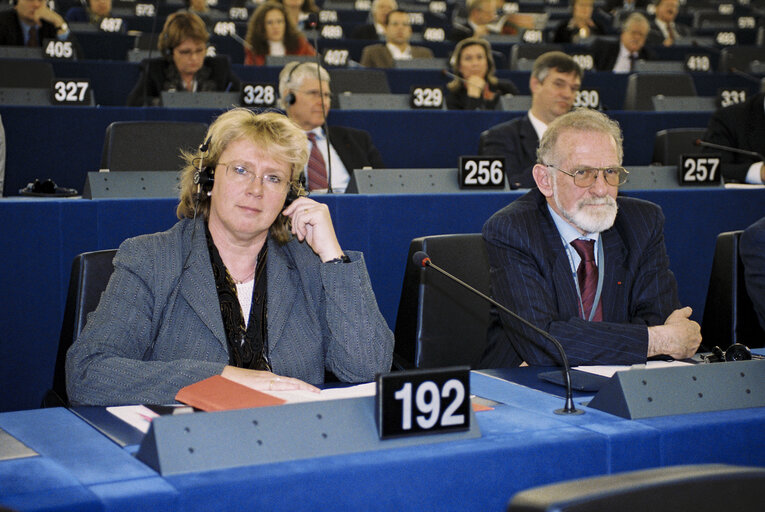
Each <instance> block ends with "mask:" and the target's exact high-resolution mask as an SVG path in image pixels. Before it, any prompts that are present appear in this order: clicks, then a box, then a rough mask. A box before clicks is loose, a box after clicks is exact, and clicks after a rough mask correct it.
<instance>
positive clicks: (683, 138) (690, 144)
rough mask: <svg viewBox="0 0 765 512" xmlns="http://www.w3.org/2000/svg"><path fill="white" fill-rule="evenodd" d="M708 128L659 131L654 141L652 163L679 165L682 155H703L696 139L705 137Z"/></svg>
mask: <svg viewBox="0 0 765 512" xmlns="http://www.w3.org/2000/svg"><path fill="white" fill-rule="evenodd" d="M706 131H707V129H706V128H670V129H667V130H659V131H658V132H656V136H655V137H654V140H653V158H651V162H652V163H654V164H661V165H679V162H680V155H683V154H689V153H701V148H700V147H699V146H696V139H700V138H702V137H704V133H705V132H706Z"/></svg>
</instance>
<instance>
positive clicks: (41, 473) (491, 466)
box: [0, 374, 765, 512]
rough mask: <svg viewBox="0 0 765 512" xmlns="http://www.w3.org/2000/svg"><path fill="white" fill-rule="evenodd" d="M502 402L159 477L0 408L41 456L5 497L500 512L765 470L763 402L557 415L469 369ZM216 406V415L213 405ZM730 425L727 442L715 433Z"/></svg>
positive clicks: (5, 471) (14, 476)
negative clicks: (511, 506)
mask: <svg viewBox="0 0 765 512" xmlns="http://www.w3.org/2000/svg"><path fill="white" fill-rule="evenodd" d="M471 387H472V391H473V392H474V393H476V394H479V395H481V396H484V397H487V398H492V399H494V400H497V401H499V402H502V404H501V405H498V406H496V408H495V409H494V410H492V411H486V412H481V413H478V414H477V419H478V423H479V425H480V428H481V432H482V437H481V438H479V439H473V440H465V441H457V442H450V443H438V444H432V445H423V446H415V447H408V448H397V449H391V450H382V451H375V452H371V453H356V454H351V455H338V456H332V457H323V458H317V459H308V460H298V461H293V462H287V463H277V464H267V465H259V466H247V467H239V468H233V469H223V470H217V471H209V472H200V473H190V474H184V475H178V476H172V477H166V478H163V477H161V476H159V475H158V474H157V473H155V472H154V471H153V470H151V469H149V468H148V467H146V466H144V465H143V464H142V463H141V462H139V461H138V460H137V459H134V458H133V457H132V456H131V455H130V450H127V449H125V450H123V449H121V448H119V447H118V446H117V445H116V444H114V443H112V442H111V441H109V440H108V439H107V438H106V437H104V436H102V435H101V434H100V433H99V432H97V431H96V430H94V429H92V428H91V427H90V426H88V425H87V424H85V423H84V422H82V421H81V420H80V419H79V418H77V417H76V416H75V415H73V414H71V413H70V412H69V411H66V410H64V409H48V410H33V411H21V412H11V413H3V414H0V428H3V429H4V430H6V431H7V432H8V433H10V434H11V435H13V436H15V437H16V438H17V439H19V440H20V441H22V442H24V443H25V444H27V445H28V446H29V447H30V448H32V449H33V450H35V451H37V452H38V453H39V456H35V457H29V458H24V459H16V460H10V461H2V462H0V504H3V505H5V506H10V507H13V508H18V509H20V510H42V509H45V510H67V511H69V510H107V511H111V510H114V511H117V510H157V509H160V507H161V509H162V510H164V511H166V512H171V511H174V510H183V511H195V510H244V509H248V510H255V509H260V510H291V511H301V510H306V511H313V510H325V509H329V508H331V509H335V510H386V511H387V510H417V511H421V510H460V511H469V510H476V511H498V512H499V511H502V510H504V507H505V505H506V503H507V501H508V500H509V499H510V497H511V496H512V495H513V494H514V493H516V492H518V491H520V490H522V489H526V488H529V487H532V486H536V485H541V484H545V483H551V482H557V481H561V480H568V479H573V478H579V477H585V476H593V475H602V474H608V473H613V472H619V471H626V470H631V469H642V468H650V467H658V466H667V465H676V464H693V463H711V462H717V463H730V464H744V465H755V466H765V409H763V408H757V409H741V410H737V411H726V412H714V413H703V414H688V415H682V416H669V417H664V418H655V419H648V420H639V421H629V420H623V419H621V418H617V417H615V416H611V415H608V414H605V413H602V412H600V411H595V410H589V409H588V410H587V411H586V413H585V414H584V415H581V416H572V417H561V416H557V415H555V414H553V412H552V411H553V409H556V408H558V407H560V405H561V398H560V397H557V396H552V395H548V394H546V393H543V392H541V391H537V390H535V389H530V388H528V387H524V386H521V385H517V384H513V383H509V382H506V381H502V380H498V379H494V378H490V377H486V376H482V375H476V374H473V377H472V383H471ZM211 414H214V413H211ZM723 434H724V437H725V442H719V441H720V436H722V435H723Z"/></svg>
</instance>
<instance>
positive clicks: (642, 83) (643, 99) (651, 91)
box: [624, 73, 697, 111]
mask: <svg viewBox="0 0 765 512" xmlns="http://www.w3.org/2000/svg"><path fill="white" fill-rule="evenodd" d="M660 94H661V95H664V96H697V94H696V85H695V84H694V83H693V77H691V75H690V73H632V74H631V75H630V76H629V78H628V79H627V90H626V92H625V95H624V110H651V111H652V110H653V100H652V98H653V97H654V96H658V95H660Z"/></svg>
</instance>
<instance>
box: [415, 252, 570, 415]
mask: <svg viewBox="0 0 765 512" xmlns="http://www.w3.org/2000/svg"><path fill="white" fill-rule="evenodd" d="M412 261H413V262H414V264H415V265H417V266H418V267H422V268H425V267H430V268H432V269H433V270H436V271H437V272H439V273H441V274H443V275H445V276H446V277H448V278H449V279H451V280H452V281H454V282H456V283H457V284H459V285H461V286H463V287H465V288H467V289H468V290H470V291H471V292H473V293H474V294H476V295H478V296H479V297H481V298H482V299H484V300H485V301H487V302H489V303H490V304H493V305H494V306H496V307H498V308H499V309H501V310H502V311H504V312H505V313H507V314H508V315H510V316H511V317H513V318H515V319H516V320H518V321H520V322H521V323H522V324H523V325H525V326H527V327H529V328H531V329H533V330H534V331H535V332H537V333H539V334H541V335H542V336H544V337H545V339H547V340H549V341H550V342H551V343H552V344H553V345H555V348H556V349H558V353H559V354H560V358H561V361H562V363H563V374H564V376H565V382H566V403H565V405H564V406H563V408H562V409H556V410H555V411H554V412H555V414H584V411H582V410H580V409H577V408H576V407H575V406H574V394H573V392H572V391H571V368H570V367H569V364H568V357H566V352H565V351H564V350H563V345H561V344H560V342H559V341H558V340H556V339H555V338H554V337H553V336H552V335H551V334H549V333H548V332H546V331H543V330H542V329H540V328H539V327H537V326H536V325H534V324H532V323H531V322H529V321H528V320H526V319H525V318H523V317H521V316H519V315H517V314H516V313H513V312H512V311H510V310H509V309H507V308H506V307H505V306H503V305H502V304H500V303H499V302H497V301H496V300H494V299H492V298H491V297H489V296H488V295H486V294H484V293H481V292H480V291H478V290H476V289H475V288H473V287H472V286H470V285H469V284H467V283H465V282H464V281H462V280H460V279H459V278H457V277H454V276H453V275H451V274H450V273H449V272H447V271H446V270H444V269H442V268H441V267H439V266H437V265H436V264H434V263H433V262H432V261H430V257H429V256H428V255H427V253H425V252H423V251H417V252H416V253H414V255H413V256H412Z"/></svg>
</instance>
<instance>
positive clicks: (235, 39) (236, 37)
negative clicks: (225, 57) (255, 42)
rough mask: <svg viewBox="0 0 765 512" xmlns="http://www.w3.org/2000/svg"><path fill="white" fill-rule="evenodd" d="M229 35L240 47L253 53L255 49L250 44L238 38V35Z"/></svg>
mask: <svg viewBox="0 0 765 512" xmlns="http://www.w3.org/2000/svg"><path fill="white" fill-rule="evenodd" d="M229 35H230V36H231V37H233V38H234V41H236V42H237V43H239V44H241V45H242V46H244V47H245V48H247V49H248V50H250V51H251V52H254V51H255V48H253V47H252V45H251V44H250V43H248V42H247V41H245V40H244V38H243V37H242V36H240V35H239V34H237V33H236V32H231V33H230V34H229Z"/></svg>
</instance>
